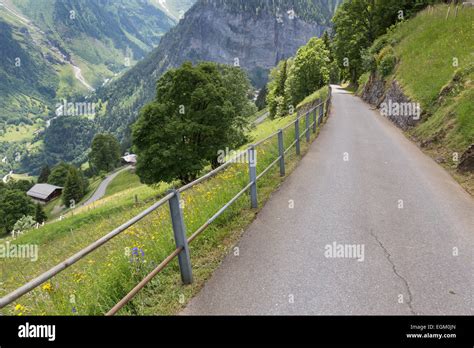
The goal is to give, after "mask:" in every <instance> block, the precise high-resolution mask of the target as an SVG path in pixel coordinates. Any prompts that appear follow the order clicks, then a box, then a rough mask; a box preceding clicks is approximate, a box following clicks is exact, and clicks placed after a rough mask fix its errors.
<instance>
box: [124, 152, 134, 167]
mask: <svg viewBox="0 0 474 348" xmlns="http://www.w3.org/2000/svg"><path fill="white" fill-rule="evenodd" d="M122 163H123V164H131V165H132V166H135V165H136V164H137V155H134V154H130V155H126V156H123V157H122Z"/></svg>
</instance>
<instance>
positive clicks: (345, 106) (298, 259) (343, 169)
mask: <svg viewBox="0 0 474 348" xmlns="http://www.w3.org/2000/svg"><path fill="white" fill-rule="evenodd" d="M333 97H334V98H333V107H332V111H331V116H330V118H329V119H328V121H327V123H326V125H325V126H324V128H323V129H322V131H321V133H320V135H319V137H318V139H316V141H314V142H313V144H312V145H311V148H310V149H309V151H308V153H307V154H306V155H305V157H304V158H303V159H302V161H301V163H300V164H299V166H298V167H297V168H296V169H295V171H294V172H293V173H292V174H291V175H290V176H289V177H288V178H287V179H286V181H285V182H284V183H283V185H282V186H281V188H280V189H279V190H278V191H277V192H275V193H274V194H273V196H272V197H271V198H270V199H269V201H268V202H267V204H266V205H265V207H264V208H263V209H262V210H261V212H260V213H259V214H258V216H257V218H256V219H255V221H254V222H253V223H252V224H251V226H250V227H249V228H248V230H247V231H246V233H245V234H244V236H243V237H242V239H241V241H240V242H239V244H238V245H237V247H238V248H239V249H238V251H239V253H238V256H235V253H234V252H232V253H230V254H229V255H228V256H227V257H226V259H225V260H224V262H223V263H222V265H221V266H220V268H219V269H218V270H217V271H216V272H215V273H214V275H213V276H212V277H211V279H210V280H209V281H208V282H207V284H206V285H205V286H204V288H203V289H202V290H201V292H200V293H199V294H198V295H197V296H196V297H195V298H194V299H193V300H191V302H190V303H189V305H188V306H187V308H186V309H185V310H184V311H183V313H182V314H191V315H201V314H245V315H247V314H326V315H331V314H340V315H346V314H347V315H350V314H352V315H359V314H360V315H362V314H387V315H388V314H395V315H412V314H433V315H443V314H471V315H472V314H473V288H474V272H473V269H474V267H473V266H474V262H473V260H474V258H473V255H474V254H473V250H474V249H473V247H474V200H473V198H472V197H471V196H470V195H468V194H467V193H466V192H465V191H464V190H463V189H462V188H461V187H460V186H459V185H458V184H457V183H456V182H455V181H454V180H453V179H452V178H451V176H450V175H449V174H448V173H447V172H446V171H445V170H444V169H442V168H441V167H440V166H438V165H437V164H436V163H435V162H434V161H433V160H432V159H430V158H428V157H427V156H425V155H424V154H423V153H422V152H421V151H420V150H419V149H418V148H417V146H415V145H414V144H413V143H412V142H411V141H409V140H408V139H407V138H406V137H405V136H404V135H403V133H402V132H401V131H400V130H399V129H398V128H396V127H395V126H394V125H393V124H392V123H390V121H388V120H387V119H386V118H384V117H382V116H381V115H380V114H379V113H378V112H377V111H373V110H371V109H370V107H369V106H368V105H367V104H365V103H364V102H363V101H361V100H360V99H359V98H357V97H355V96H353V95H351V94H348V93H346V92H345V91H344V90H342V89H339V88H337V87H336V86H335V88H334V93H333ZM347 156H348V157H347ZM345 159H348V160H347V161H345ZM290 200H292V201H294V208H293V209H291V208H290V204H289V201H290ZM334 244H335V245H336V247H337V246H338V245H342V246H344V245H346V244H347V245H355V246H356V247H358V248H359V249H355V250H359V251H360V252H361V253H360V254H358V255H357V256H358V257H357V258H354V255H351V254H348V253H347V251H346V253H345V254H343V255H344V256H346V257H345V258H342V257H340V258H331V257H327V256H330V255H328V254H325V253H326V251H327V250H329V248H330V247H332V246H333V245H334ZM362 248H363V249H362ZM362 251H363V253H362ZM351 256H352V257H351Z"/></svg>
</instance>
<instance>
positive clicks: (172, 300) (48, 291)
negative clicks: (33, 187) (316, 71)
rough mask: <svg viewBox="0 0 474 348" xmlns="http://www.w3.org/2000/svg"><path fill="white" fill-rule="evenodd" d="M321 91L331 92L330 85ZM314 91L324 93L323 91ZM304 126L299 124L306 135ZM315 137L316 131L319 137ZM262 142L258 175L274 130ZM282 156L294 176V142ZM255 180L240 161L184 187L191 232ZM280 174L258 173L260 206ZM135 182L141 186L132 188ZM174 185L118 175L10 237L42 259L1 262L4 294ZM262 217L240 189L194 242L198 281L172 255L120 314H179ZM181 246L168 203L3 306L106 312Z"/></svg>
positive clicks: (264, 129) (267, 124)
mask: <svg viewBox="0 0 474 348" xmlns="http://www.w3.org/2000/svg"><path fill="white" fill-rule="evenodd" d="M322 93H323V95H326V93H327V89H324V90H323V91H322ZM313 97H314V98H317V97H318V94H315V95H314V96H313ZM312 99H313V98H312ZM292 120H294V115H293V116H288V117H286V118H280V119H275V120H269V119H267V120H266V121H264V122H263V123H262V124H260V125H258V126H257V127H256V128H255V129H254V130H253V131H252V134H251V137H252V139H253V141H257V140H258V139H263V138H266V137H267V136H268V135H269V134H271V133H274V132H276V131H277V130H278V129H279V128H282V127H283V126H284V125H286V124H288V123H289V122H291V121H292ZM304 123H305V122H304V121H303V122H300V127H301V132H302V131H303V129H304V127H305V124H304ZM318 132H319V128H318ZM317 134H318V133H316V135H314V134H311V135H312V139H314V137H315V136H317ZM293 139H294V127H289V128H288V129H287V130H285V132H284V142H285V147H287V146H289V145H290V144H291V143H292V142H293ZM257 149H258V150H257V151H258V153H257V158H258V164H257V169H258V173H261V172H262V171H263V169H264V168H265V167H266V166H268V165H269V164H270V163H272V162H273V161H274V159H275V158H276V157H277V156H278V147H277V141H276V137H273V138H272V139H270V140H267V141H266V142H264V143H262V145H261V146H259V147H258V148H257ZM307 149H308V144H307V143H306V141H304V139H302V142H301V150H302V153H303V154H304V153H305V151H306V150H307ZM285 160H286V164H287V174H290V173H291V171H292V170H293V168H294V167H295V166H296V164H297V163H298V160H299V158H298V157H297V156H296V155H295V150H294V148H293V149H292V151H290V152H289V153H288V154H287V155H286V158H285ZM248 180H249V176H248V164H247V163H233V164H231V165H230V166H229V167H228V168H227V169H226V170H224V171H222V172H220V173H219V174H218V175H216V176H215V177H213V178H212V179H210V180H207V181H205V182H203V183H201V184H199V185H197V186H195V187H193V188H192V189H190V190H188V191H185V192H184V193H183V194H182V195H181V198H182V204H183V211H184V219H185V224H186V227H187V233H188V236H189V235H191V233H193V232H194V231H195V230H196V229H197V228H198V227H200V226H201V225H203V224H204V223H205V222H206V221H207V220H208V219H209V218H210V217H211V216H212V215H213V214H215V213H216V212H217V211H218V210H219V209H220V208H221V207H222V206H223V205H224V204H225V203H227V202H228V201H229V200H230V199H231V198H232V197H233V196H234V195H235V194H237V193H238V192H239V191H240V190H241V189H242V188H243V187H244V186H245V185H247V183H248ZM282 180H283V179H282V178H281V177H280V175H279V170H278V166H274V167H273V168H272V170H270V171H269V172H268V173H267V174H266V175H265V176H264V177H262V178H261V179H260V180H259V182H258V194H259V206H262V205H263V203H264V202H265V201H266V200H267V199H268V198H269V196H270V194H271V192H273V191H274V190H275V188H276V187H278V185H279V184H280V183H281V182H282ZM130 182H134V183H135V184H134V185H129V183H130ZM175 184H176V183H168V184H165V183H163V184H161V185H159V186H156V187H149V186H146V185H143V184H140V183H139V182H138V178H137V177H136V176H135V175H134V174H133V173H130V172H124V173H121V174H120V175H119V176H117V177H116V178H115V179H114V180H113V182H112V184H111V186H110V188H109V190H108V192H107V196H106V197H105V198H103V199H101V200H100V201H97V202H96V203H94V205H93V206H92V207H91V206H88V207H82V208H77V209H76V210H75V211H74V212H69V213H68V214H66V218H65V219H64V220H62V221H53V222H50V223H48V224H47V225H45V226H44V227H42V228H40V229H38V230H35V229H34V230H31V231H29V232H27V233H26V234H24V235H23V236H20V237H19V238H18V239H16V240H15V241H12V242H14V243H17V244H37V245H38V249H39V258H38V260H37V261H36V262H31V261H30V260H29V259H14V258H2V259H0V273H1V274H2V282H3V285H2V287H1V288H0V297H1V296H3V295H5V294H6V293H8V292H10V291H12V290H14V289H15V288H17V287H18V286H20V285H22V284H23V283H24V282H26V281H28V280H31V279H32V278H33V277H35V276H37V275H39V274H40V273H42V272H44V271H46V270H48V269H49V268H51V267H53V266H54V265H56V264H57V263H59V262H61V261H63V260H64V259H66V258H67V257H69V256H71V255H72V254H74V253H75V252H77V251H79V250H80V249H81V248H84V247H85V246H87V245H88V244H90V243H91V242H93V241H95V240H97V239H99V238H100V237H102V236H104V235H105V234H106V233H108V232H110V231H112V230H113V229H114V228H116V227H117V226H119V225H120V224H122V223H124V222H126V221H127V220H128V219H130V218H132V217H133V216H135V215H137V214H138V213H139V212H141V211H143V210H144V209H145V208H146V207H149V206H150V205H151V204H152V202H153V201H156V200H157V198H158V197H160V196H162V195H163V194H165V193H166V192H167V191H168V190H169V189H170V188H171V187H172V186H174V185H175ZM255 214H256V211H255V210H252V209H250V207H249V198H248V195H243V196H242V197H241V198H240V199H238V200H237V201H236V202H234V204H233V205H231V207H230V209H229V210H227V211H226V212H225V213H224V214H223V215H222V216H221V217H219V218H218V219H217V220H216V221H214V223H213V224H212V225H211V226H210V227H209V228H208V230H206V231H205V232H204V233H203V234H202V235H201V236H199V237H198V238H197V239H196V240H195V241H194V242H193V243H192V244H191V245H190V248H191V254H192V264H193V272H194V279H195V282H194V283H193V284H192V285H191V286H182V285H181V281H180V273H179V268H178V263H177V261H176V260H174V261H173V262H172V263H171V264H170V265H169V266H168V267H167V268H166V269H165V270H164V271H163V272H162V273H160V274H159V275H158V276H157V277H155V279H154V280H153V281H152V282H151V283H150V284H148V286H147V287H146V288H145V289H143V290H142V291H141V292H140V293H139V294H138V295H137V297H136V298H135V299H134V300H133V301H132V302H131V303H130V304H128V305H127V306H126V307H125V308H124V309H123V310H121V311H120V314H122V315H137V314H141V315H152V314H153V315H157V314H174V313H177V312H178V311H179V310H180V309H181V308H183V306H184V305H185V304H186V302H187V301H188V300H189V299H190V298H191V297H192V296H193V295H194V294H196V293H197V292H198V291H199V289H200V288H201V287H202V285H203V283H204V282H205V280H206V279H207V278H208V277H209V276H210V275H211V274H212V272H213V271H214V270H215V269H216V268H217V267H218V265H219V264H220V262H221V260H222V259H223V257H224V256H225V255H226V253H227V252H228V251H229V250H230V248H232V247H233V245H234V243H235V242H236V241H237V240H238V238H239V237H240V235H241V234H242V232H243V229H244V228H245V227H246V226H247V225H248V224H249V223H250V222H251V221H252V220H253V218H254V216H255ZM133 248H138V249H141V251H143V253H142V252H141V251H140V252H139V254H138V255H135V256H133V255H132V254H131V250H133ZM174 248H175V246H174V240H173V232H172V227H171V222H170V219H169V209H168V207H167V206H163V207H161V208H160V209H158V210H156V211H155V212H153V213H152V214H150V215H149V216H147V217H145V218H144V219H143V220H141V221H140V222H139V223H137V224H136V225H134V226H133V227H131V228H129V229H128V230H127V231H125V232H123V233H122V234H120V235H119V236H117V237H115V238H114V239H113V240H111V241H110V243H108V244H107V245H106V246H103V247H101V248H99V249H98V250H96V251H95V252H93V253H91V254H90V255H88V256H87V257H85V258H84V259H83V260H81V261H79V262H78V263H77V264H75V265H73V266H72V267H70V268H68V269H67V270H65V271H64V272H62V273H61V274H59V275H58V276H56V277H54V278H53V279H52V280H51V281H49V282H47V283H45V284H43V285H42V286H40V287H38V288H37V289H35V290H34V291H33V292H31V293H30V294H28V295H25V296H23V297H22V298H20V299H18V300H17V301H15V302H14V303H13V304H12V305H10V306H7V307H6V308H4V309H2V310H1V311H0V312H1V313H2V314H5V315H28V314H35V315H48V314H51V315H58V314H62V315H102V314H104V313H106V312H107V311H108V310H109V309H110V308H111V307H112V306H113V305H114V304H115V303H117V302H118V301H119V300H120V299H121V298H122V297H123V296H124V295H125V294H127V293H128V291H130V290H131V289H132V288H133V287H134V286H135V285H136V284H137V283H138V282H139V281H140V280H141V279H143V278H144V277H145V275H146V274H147V273H149V272H150V271H151V270H152V269H153V268H154V267H156V266H157V265H158V264H159V263H160V262H161V261H162V260H163V259H164V258H165V257H166V256H167V255H168V254H170V253H171V252H172V251H173V250H174Z"/></svg>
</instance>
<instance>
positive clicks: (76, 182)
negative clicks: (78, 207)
mask: <svg viewBox="0 0 474 348" xmlns="http://www.w3.org/2000/svg"><path fill="white" fill-rule="evenodd" d="M84 194H85V190H84V178H83V177H82V175H81V173H80V172H79V170H78V169H77V168H75V167H71V168H70V169H69V173H68V175H67V177H66V182H65V184H64V191H63V203H64V205H65V206H66V207H70V206H71V205H72V204H77V203H79V201H80V200H81V199H82V197H84ZM73 202H74V203H73Z"/></svg>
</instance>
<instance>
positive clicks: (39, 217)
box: [35, 203, 48, 224]
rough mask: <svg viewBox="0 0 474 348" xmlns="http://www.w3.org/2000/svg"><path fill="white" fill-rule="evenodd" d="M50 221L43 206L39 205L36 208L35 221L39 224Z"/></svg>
mask: <svg viewBox="0 0 474 348" xmlns="http://www.w3.org/2000/svg"><path fill="white" fill-rule="evenodd" d="M47 219H48V217H47V216H46V213H45V212H44V210H43V207H42V206H41V204H39V203H37V204H36V208H35V221H36V222H37V223H39V224H41V223H43V222H45V221H46V220H47Z"/></svg>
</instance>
